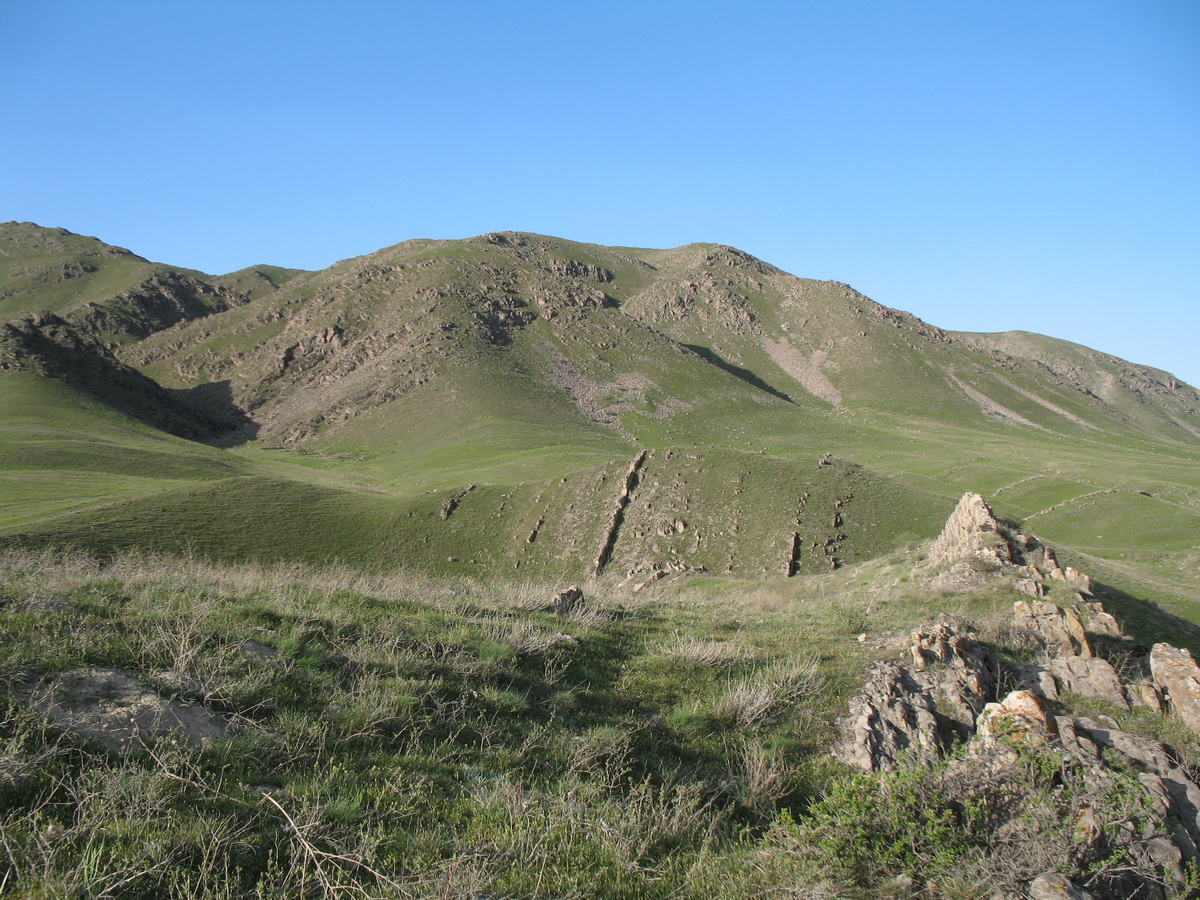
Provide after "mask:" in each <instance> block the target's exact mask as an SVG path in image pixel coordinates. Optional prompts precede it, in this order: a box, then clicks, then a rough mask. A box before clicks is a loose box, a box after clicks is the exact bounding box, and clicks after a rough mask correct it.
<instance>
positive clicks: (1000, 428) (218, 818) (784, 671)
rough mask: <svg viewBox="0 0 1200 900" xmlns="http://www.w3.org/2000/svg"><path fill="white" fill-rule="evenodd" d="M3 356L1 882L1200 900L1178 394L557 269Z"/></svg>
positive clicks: (91, 257)
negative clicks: (1192, 899)
mask: <svg viewBox="0 0 1200 900" xmlns="http://www.w3.org/2000/svg"><path fill="white" fill-rule="evenodd" d="M0 322H2V323H3V324H2V325H0V329H2V330H0V834H2V835H3V841H0V893H6V892H9V893H13V895H14V896H20V897H30V898H35V897H37V898H40V897H67V896H103V897H114V898H118V897H119V898H144V897H177V898H181V900H184V898H199V897H229V898H233V897H245V898H260V900H267V898H283V897H289V898H290V897H332V896H341V895H344V894H353V895H360V896H370V897H380V898H426V897H429V898H432V897H439V898H463V900H467V898H479V897H484V896H489V897H491V896H494V897H513V898H517V897H531V898H546V900H550V898H564V897H571V898H579V900H583V898H588V897H604V898H628V900H635V898H637V900H640V898H644V897H662V898H689V897H697V898H700V897H703V898H706V900H749V898H761V897H764V896H781V897H793V898H804V900H867V898H879V897H885V898H892V900H901V898H917V897H920V898H927V900H968V898H969V900H996V898H1005V900H1047V898H1049V900H1080V898H1083V900H1087V898H1092V900H1102V898H1110V900H1118V898H1120V900H1131V898H1139V900H1141V898H1147V900H1149V898H1154V900H1165V898H1192V897H1197V896H1200V853H1198V852H1197V850H1196V847H1197V846H1200V776H1198V775H1197V774H1196V773H1197V772H1198V771H1200V694H1197V692H1196V690H1195V685H1196V684H1200V669H1198V668H1196V665H1195V663H1194V662H1193V660H1192V656H1191V653H1194V652H1200V600H1198V598H1200V412H1198V410H1200V394H1198V393H1197V391H1196V390H1195V389H1194V388H1192V387H1191V386H1189V385H1186V384H1183V383H1181V382H1179V381H1178V380H1177V379H1175V378H1173V377H1172V376H1170V375H1169V374H1168V373H1165V372H1160V371H1158V370H1154V369H1150V368H1146V367H1143V366H1136V365H1133V364H1131V363H1127V362H1125V361H1122V360H1119V359H1115V358H1113V357H1110V356H1107V355H1104V354H1100V353H1096V352H1095V351H1092V350H1090V349H1088V348H1085V347H1081V346H1079V345H1075V344H1071V343H1068V342H1066V341H1063V340H1059V339H1056V338H1050V337H1044V336H1041V335H1035V334H1029V333H1025V332H1015V333H1010V334H1004V335H976V334H963V333H951V332H945V331H942V330H941V329H938V328H937V327H935V326H932V325H928V324H926V323H924V322H921V321H920V320H918V319H916V318H915V317H913V316H911V315H909V314H907V313H903V312H898V311H895V310H891V309H888V308H887V307H884V306H882V305H880V304H877V303H875V302H874V301H872V300H870V299H868V298H866V297H864V296H862V295H861V294H859V293H858V292H856V291H854V290H853V289H852V288H850V287H848V286H846V285H843V284H839V283H834V282H818V281H811V280H806V279H802V278H796V277H794V276H792V275H789V274H787V273H785V272H782V271H780V270H778V269H776V268H774V267H773V266H771V265H769V264H767V263H765V262H762V261H760V260H757V259H755V258H753V257H751V256H749V255H747V254H745V253H742V252H740V251H738V250H735V249H733V248H729V247H723V246H718V245H708V244H697V245H689V246H686V247H679V248H675V249H671V250H647V249H637V248H622V247H599V246H594V245H586V244H578V243H572V242H570V241H565V240H560V239H556V238H549V237H543V236H538V235H531V234H517V233H502V234H489V235H483V236H480V237H476V238H470V239H467V240H462V241H428V240H418V241H408V242H406V243H403V244H398V245H396V246H394V247H389V248H385V249H383V250H380V251H378V252H376V253H373V254H370V255H368V256H363V257H358V258H355V259H349V260H344V261H342V262H339V263H337V264H336V265H334V266H331V267H329V268H328V269H325V270H322V271H318V272H302V271H297V270H291V269H282V268H279V267H274V266H270V265H258V266H252V267H249V268H247V269H243V270H241V271H238V272H234V273H230V274H227V275H221V276H210V275H207V274H204V273H201V272H196V271H191V270H185V269H180V268H175V267H172V266H168V265H163V264H159V263H152V262H149V261H147V260H145V259H142V258H141V257H138V256H135V255H134V254H132V253H130V252H128V251H125V250H121V249H119V248H113V247H109V246H107V245H105V244H103V243H102V242H100V241H98V240H96V239H94V238H85V237H81V236H78V235H73V234H70V233H69V232H65V231H63V230H61V229H45V228H40V227H38V226H34V225H30V224H9V225H4V226H0ZM979 494H984V495H986V497H987V500H985V499H984V497H982V496H979ZM989 501H990V505H989ZM935 537H936V540H934V538H935ZM567 585H574V586H572V587H569V588H568V587H567ZM580 588H582V589H580Z"/></svg>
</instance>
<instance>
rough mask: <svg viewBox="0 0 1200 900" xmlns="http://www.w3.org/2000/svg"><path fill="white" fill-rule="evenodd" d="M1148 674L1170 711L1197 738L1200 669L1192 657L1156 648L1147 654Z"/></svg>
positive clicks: (1165, 647)
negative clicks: (1185, 724)
mask: <svg viewBox="0 0 1200 900" xmlns="http://www.w3.org/2000/svg"><path fill="white" fill-rule="evenodd" d="M1150 672H1151V674H1152V675H1153V677H1154V683H1155V685H1157V686H1158V688H1159V690H1161V691H1163V692H1164V693H1165V694H1166V698H1167V702H1168V704H1169V706H1170V709H1171V711H1172V712H1173V713H1175V715H1177V716H1179V718H1181V719H1182V720H1183V721H1184V722H1185V723H1187V726H1188V728H1190V729H1192V731H1194V732H1196V733H1197V734H1200V667H1198V666H1197V665H1196V661H1195V660H1194V659H1192V654H1191V653H1189V652H1188V651H1187V650H1184V649H1179V648H1177V647H1172V646H1171V645H1170V644H1155V645H1154V647H1153V648H1151V650H1150Z"/></svg>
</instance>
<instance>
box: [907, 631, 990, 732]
mask: <svg viewBox="0 0 1200 900" xmlns="http://www.w3.org/2000/svg"><path fill="white" fill-rule="evenodd" d="M909 655H910V656H911V657H912V659H913V668H914V669H915V670H917V674H916V675H915V676H914V680H915V681H916V683H918V684H920V685H921V686H923V687H924V688H925V689H926V690H927V691H928V692H929V694H930V695H931V696H932V697H933V698H934V702H935V705H936V708H937V711H938V713H939V714H941V715H943V716H946V717H947V718H949V719H951V720H953V721H954V722H955V723H957V724H958V725H960V726H962V727H964V728H967V729H970V728H972V727H974V724H975V717H976V716H978V715H979V713H980V712H981V711H982V710H983V707H984V704H986V703H987V701H988V700H989V699H990V698H991V697H992V696H993V693H994V690H995V684H996V668H997V667H996V660H995V659H994V658H993V656H992V654H991V652H990V651H989V650H987V649H986V648H985V647H983V645H981V644H980V643H979V642H978V640H976V638H975V635H974V634H963V633H962V632H961V631H960V630H959V627H958V626H957V625H954V624H951V623H949V622H939V623H938V624H937V625H934V626H933V627H932V628H927V629H918V630H916V631H914V632H913V633H912V636H911V638H910V644H909ZM934 663H942V664H944V665H943V666H936V665H933V664H934Z"/></svg>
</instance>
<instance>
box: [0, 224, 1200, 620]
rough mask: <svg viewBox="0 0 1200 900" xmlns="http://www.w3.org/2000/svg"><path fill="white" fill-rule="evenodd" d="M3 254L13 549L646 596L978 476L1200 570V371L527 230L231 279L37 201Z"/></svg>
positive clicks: (922, 533) (804, 562)
mask: <svg viewBox="0 0 1200 900" xmlns="http://www.w3.org/2000/svg"><path fill="white" fill-rule="evenodd" d="M0 265H2V266H3V288H2V289H0V298H2V299H0V316H2V317H3V319H4V320H5V324H4V326H3V327H4V336H3V340H2V341H0V356H2V360H3V361H2V362H0V366H3V371H0V379H2V380H3V385H2V392H0V397H3V402H4V403H5V404H7V405H6V411H7V413H8V414H7V415H6V417H5V428H4V431H3V434H2V435H0V441H2V442H3V443H2V445H0V452H3V453H5V459H7V460H9V464H8V465H6V468H5V472H6V476H5V477H6V478H7V479H8V480H9V481H10V483H14V484H19V485H20V490H19V491H18V492H17V493H16V494H15V496H16V497H17V499H16V500H13V501H9V503H8V504H7V507H6V511H5V518H4V520H3V523H2V524H0V537H3V538H4V539H5V540H7V541H9V542H17V543H21V544H25V545H38V544H55V545H63V544H75V545H80V546H84V547H90V548H94V549H96V550H100V551H104V552H111V551H115V550H119V549H121V548H128V547H143V548H149V549H162V550H170V551H183V550H192V551H197V552H201V553H204V554H206V555H210V556H214V557H219V558H226V559H251V558H253V559H264V560H266V559H275V560H280V559H288V558H295V559H300V560H305V561H308V562H313V563H319V562H323V561H330V560H341V561H344V562H350V563H353V564H355V565H359V566H365V567H368V568H390V567H393V566H396V565H401V566H405V565H407V566H414V567H417V568H419V569H421V570H422V571H445V572H454V573H459V574H482V573H488V572H492V573H502V572H507V573H510V574H511V573H521V574H525V573H534V574H546V575H555V576H556V577H562V578H574V579H578V578H583V577H596V576H602V577H605V578H612V579H614V580H616V581H618V582H624V583H626V584H627V585H629V586H630V587H638V586H641V585H643V584H647V583H648V582H653V581H657V580H660V579H663V578H671V579H674V578H679V577H684V578H686V577H689V576H695V575H698V574H700V573H708V574H709V575H722V576H731V577H738V578H753V579H758V578H764V577H776V576H778V577H788V576H792V575H799V574H806V573H807V574H815V573H819V572H825V571H829V570H830V569H831V568H836V567H838V566H841V565H845V564H848V563H852V562H855V561H857V560H862V559H868V558H872V557H874V556H878V555H880V554H882V553H886V552H888V551H890V550H893V549H895V548H897V547H902V546H904V545H906V544H907V543H910V542H912V541H916V540H920V539H923V538H927V537H930V536H931V535H932V534H933V533H934V532H935V531H936V529H937V527H938V526H939V523H940V522H941V521H942V520H943V519H944V517H945V515H946V513H947V512H948V511H949V509H950V508H951V507H952V506H953V503H954V502H955V500H956V499H957V497H958V495H959V494H960V493H961V492H962V491H963V490H982V491H985V492H988V493H989V494H995V498H994V499H995V502H996V503H997V508H998V509H999V510H1000V511H1001V512H1002V513H1004V514H1006V515H1010V516H1014V517H1016V518H1023V517H1025V516H1032V517H1035V521H1036V523H1037V527H1038V529H1039V531H1040V532H1041V533H1042V534H1043V535H1044V536H1046V537H1048V538H1050V539H1053V540H1062V542H1063V543H1065V544H1067V545H1069V546H1072V547H1075V548H1077V549H1078V550H1079V551H1080V552H1082V553H1086V554H1090V555H1094V556H1096V557H1098V558H1102V559H1103V560H1105V561H1107V563H1109V564H1111V565H1112V566H1114V567H1116V568H1118V569H1120V568H1125V569H1128V571H1127V573H1126V574H1127V576H1128V577H1132V578H1134V579H1141V580H1142V581H1144V582H1146V583H1148V584H1153V585H1154V590H1155V591H1156V592H1157V593H1156V594H1155V595H1156V596H1163V597H1165V598H1167V599H1170V598H1172V597H1178V596H1181V595H1184V594H1186V593H1187V592H1188V590H1189V589H1190V587H1192V586H1194V566H1193V567H1192V568H1190V569H1189V567H1188V566H1187V565H1186V564H1185V565H1184V566H1182V567H1181V566H1180V565H1179V563H1180V561H1185V563H1186V561H1187V560H1189V559H1191V558H1192V556H1194V554H1195V552H1196V551H1195V548H1196V547H1197V546H1198V545H1200V477H1198V476H1197V467H1196V465H1195V464H1196V462H1197V461H1198V460H1200V437H1198V435H1200V395H1198V394H1197V391H1196V390H1195V389H1194V388H1192V387H1191V386H1189V385H1186V384H1183V383H1180V382H1178V381H1177V380H1176V379H1174V378H1172V377H1171V376H1169V375H1168V374H1166V373H1163V372H1159V371H1157V370H1153V369H1148V368H1145V367H1140V366H1135V365H1132V364H1129V363H1125V362H1123V361H1121V360H1117V359H1114V358H1112V357H1108V356H1104V355H1102V354H1097V353H1095V352H1093V351H1090V350H1087V349H1086V348H1083V347H1079V346H1077V345H1073V344H1069V343H1067V342H1064V341H1059V340H1055V339H1051V338H1044V337H1040V336H1036V335H1027V334H1023V333H1021V334H1009V335H969V334H958V333H949V332H945V331H942V330H941V329H938V328H936V327H935V326H932V325H928V324H926V323H924V322H921V321H920V320H918V319H916V318H914V317H913V316H911V315H909V314H907V313H902V312H897V311H895V310H891V309H888V308H887V307H884V306H881V305H879V304H877V303H875V302H873V301H871V300H869V299H868V298H866V297H864V296H862V295H861V294H859V293H857V292H856V291H854V290H853V289H852V288H849V287H848V286H846V285H843V284H838V283H833V282H818V281H811V280H806V279H802V278H796V277H794V276H792V275H789V274H787V273H785V272H782V271H780V270H779V269H776V268H775V267H773V266H770V265H769V264H767V263H764V262H762V261H760V260H757V259H755V258H753V257H751V256H749V255H747V254H745V253H742V252H740V251H737V250H734V249H733V248H728V247H722V246H717V245H702V244H697V245H689V246H686V247H680V248H676V249H673V250H644V249H634V248H611V247H600V246H595V245H586V244H578V243H573V242H570V241H564V240H560V239H556V238H548V237H543V236H538V235H529V234H517V233H501V234H490V235H484V236H481V237H477V238H471V239H468V240H462V241H427V240H416V241H408V242H406V243H403V244H398V245H396V246H394V247H389V248H386V249H384V250H380V251H378V252H376V253H373V254H369V255H367V256H363V257H358V258H354V259H349V260H345V261H343V262H340V263H337V264H336V265H334V266H331V267H330V268H328V269H326V270H323V271H320V272H299V271H296V270H288V269H280V268H277V267H272V266H265V265H264V266H255V267H251V268H249V269H245V270H242V271H240V272H236V273H232V274H230V275H225V276H218V277H212V276H207V275H204V274H203V273H199V272H194V271H190V270H184V269H178V268H173V267H170V266H165V265H161V264H155V263H150V262H148V261H146V260H144V259H141V258H140V257H137V256H135V255H133V254H131V253H129V252H128V251H125V250H121V249H118V248H113V247H109V246H107V245H105V244H103V243H101V242H100V241H97V240H95V239H93V238H84V237H80V236H78V235H72V234H70V233H69V232H64V231H62V230H61V229H45V228H39V227H38V226H33V225H30V224H28V223H26V224H15V223H10V224H9V225H5V226H3V227H2V228H0ZM55 384H57V385H59V387H53V385H55ZM113 415H117V416H118V418H117V419H113V418H112V416H113ZM122 417H124V418H122ZM101 420H103V422H104V423H105V424H101ZM119 421H124V422H127V425H123V426H121V429H122V430H123V431H125V432H126V435H127V436H126V437H124V438H122V440H121V441H117V442H111V441H108V440H106V439H100V438H99V437H98V436H99V435H103V434H104V433H106V430H108V429H111V428H112V427H114V426H113V423H115V422H119ZM31 439H35V440H37V441H42V442H44V443H45V445H46V446H54V447H56V448H57V447H62V448H66V447H72V446H76V447H85V448H86V452H79V453H75V454H74V455H73V456H71V457H70V458H69V459H68V458H67V457H66V456H64V455H63V453H62V452H60V451H59V450H55V451H54V452H52V453H47V454H42V453H31V452H30V449H29V448H30V441H31ZM168 447H169V448H170V449H169V450H167V449H165V448H168ZM135 448H136V452H135V453H134V455H132V456H131V455H130V452H131V450H134V449H135ZM138 454H142V455H141V456H139V455H138ZM214 458H216V459H220V460H221V466H222V467H223V471H225V472H226V473H227V477H224V478H216V479H213V478H209V477H208V476H206V475H203V474H202V473H205V472H207V471H209V470H210V466H211V460H213V459H214ZM133 459H142V460H144V461H143V462H142V463H138V464H131V460H133ZM181 460H194V462H195V467H194V469H193V470H187V466H185V467H184V469H185V471H183V473H182V477H179V474H180V470H179V469H178V467H177V462H178V461H181ZM193 471H194V473H195V474H194V475H193V474H192V473H193ZM80 483H87V484H88V487H87V488H86V489H85V490H83V491H82V492H81V491H79V485H80ZM10 496H12V495H10ZM1126 520H1128V521H1130V522H1136V523H1137V528H1136V529H1129V528H1121V527H1119V526H1120V523H1122V522H1124V521H1126ZM1097 522H1099V523H1105V524H1106V525H1107V523H1112V525H1113V527H1111V528H1109V527H1105V528H1103V530H1101V529H1096V530H1095V534H1090V533H1088V532H1089V531H1090V530H1091V528H1092V524H1093V523H1097ZM1106 534H1107V537H1106V536H1105V535H1106ZM1131 566H1132V569H1129V567H1131Z"/></svg>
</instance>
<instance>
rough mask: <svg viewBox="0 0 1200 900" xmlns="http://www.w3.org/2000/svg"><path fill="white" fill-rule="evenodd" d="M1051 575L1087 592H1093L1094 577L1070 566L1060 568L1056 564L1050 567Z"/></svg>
mask: <svg viewBox="0 0 1200 900" xmlns="http://www.w3.org/2000/svg"><path fill="white" fill-rule="evenodd" d="M1049 575H1050V577H1051V578H1053V579H1055V580H1057V581H1062V582H1065V583H1066V584H1069V585H1070V586H1071V587H1073V588H1075V589H1076V590H1079V591H1082V592H1083V593H1085V594H1091V593H1092V579H1091V578H1089V577H1088V576H1087V575H1084V574H1083V573H1082V572H1079V571H1077V570H1075V569H1072V568H1071V567H1070V566H1067V567H1066V568H1065V569H1060V568H1058V567H1057V566H1056V567H1055V568H1052V569H1050V571H1049Z"/></svg>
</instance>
